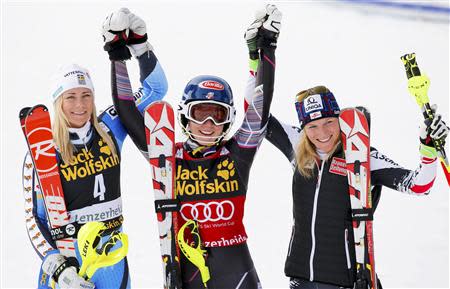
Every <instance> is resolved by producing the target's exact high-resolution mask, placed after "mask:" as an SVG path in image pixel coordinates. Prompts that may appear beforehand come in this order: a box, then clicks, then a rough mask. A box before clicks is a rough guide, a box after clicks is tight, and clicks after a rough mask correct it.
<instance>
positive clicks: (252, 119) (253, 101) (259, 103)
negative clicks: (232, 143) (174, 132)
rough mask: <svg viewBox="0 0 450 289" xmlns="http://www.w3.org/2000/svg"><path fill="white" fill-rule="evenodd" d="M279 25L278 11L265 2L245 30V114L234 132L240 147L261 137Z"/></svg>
mask: <svg viewBox="0 0 450 289" xmlns="http://www.w3.org/2000/svg"><path fill="white" fill-rule="evenodd" d="M280 28H281V12H280V11H279V10H278V9H277V8H276V7H275V6H274V5H267V6H266V10H265V11H264V12H263V13H258V14H257V15H256V20H255V21H254V22H253V23H252V24H251V25H250V27H249V28H248V29H247V31H246V33H245V39H246V41H247V45H248V47H249V54H250V61H249V63H250V76H249V81H248V83H247V89H246V96H245V116H244V120H243V123H242V125H241V127H240V128H239V130H238V131H237V132H236V134H235V135H234V138H235V139H236V140H237V143H238V144H239V146H241V147H247V148H254V147H257V146H259V144H260V143H261V141H262V139H263V138H264V133H265V128H266V125H267V122H268V119H269V110H270V104H271V102H272V96H273V87H274V79H275V49H276V45H277V39H278V35H279V32H280Z"/></svg>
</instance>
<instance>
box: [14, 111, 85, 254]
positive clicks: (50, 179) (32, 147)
mask: <svg viewBox="0 0 450 289" xmlns="http://www.w3.org/2000/svg"><path fill="white" fill-rule="evenodd" d="M19 117H20V124H21V126H22V130H23V133H24V135H25V139H26V141H27V144H28V149H29V151H30V155H31V156H32V157H31V159H32V161H33V166H34V169H35V171H36V173H37V176H38V179H39V186H40V189H41V191H42V197H43V199H44V204H45V208H46V210H47V217H48V221H49V223H50V227H51V234H52V238H53V239H54V240H56V245H57V247H58V249H59V251H60V252H61V254H63V255H65V256H72V257H73V256H75V246H74V239H73V238H72V237H73V236H75V234H76V231H77V228H76V227H75V226H74V225H73V224H70V223H69V215H68V213H67V209H66V204H65V201H64V192H63V189H62V184H61V179H60V176H59V170H58V163H57V160H56V151H55V144H54V141H53V134H52V129H51V122H50V115H49V113H48V109H47V107H45V106H44V105H36V106H34V107H32V108H24V109H22V110H21V111H20V115H19Z"/></svg>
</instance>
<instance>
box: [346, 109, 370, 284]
mask: <svg viewBox="0 0 450 289" xmlns="http://www.w3.org/2000/svg"><path fill="white" fill-rule="evenodd" d="M339 124H340V127H341V140H342V144H343V148H344V153H345V161H346V168H347V177H348V184H349V195H350V204H351V212H352V213H351V214H352V225H353V234H354V243H355V254H356V284H355V288H358V289H366V288H370V289H376V288H377V279H376V274H375V256H374V244H373V242H374V240H373V228H372V220H373V211H372V193H371V191H370V136H369V125H368V122H367V119H366V117H365V116H364V114H363V113H362V112H361V111H359V110H358V109H355V108H347V109H344V110H342V111H341V113H340V115H339ZM366 246H367V248H366Z"/></svg>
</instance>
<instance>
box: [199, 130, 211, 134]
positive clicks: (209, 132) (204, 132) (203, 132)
mask: <svg viewBox="0 0 450 289" xmlns="http://www.w3.org/2000/svg"><path fill="white" fill-rule="evenodd" d="M200 132H201V133H202V134H204V135H212V134H213V133H214V132H213V131H203V130H201V131H200Z"/></svg>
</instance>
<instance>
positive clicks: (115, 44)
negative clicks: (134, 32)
mask: <svg viewBox="0 0 450 289" xmlns="http://www.w3.org/2000/svg"><path fill="white" fill-rule="evenodd" d="M128 13H129V10H128V9H127V8H121V9H120V10H118V11H116V12H113V13H111V14H109V15H108V16H107V17H106V19H105V21H104V22H103V26H102V35H103V41H104V42H105V45H104V46H103V49H105V51H107V52H108V54H109V59H110V60H126V59H130V58H131V54H130V51H129V49H128V47H127V46H126V44H127V41H128V33H129V29H128V28H129V27H130V19H129V17H128Z"/></svg>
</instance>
